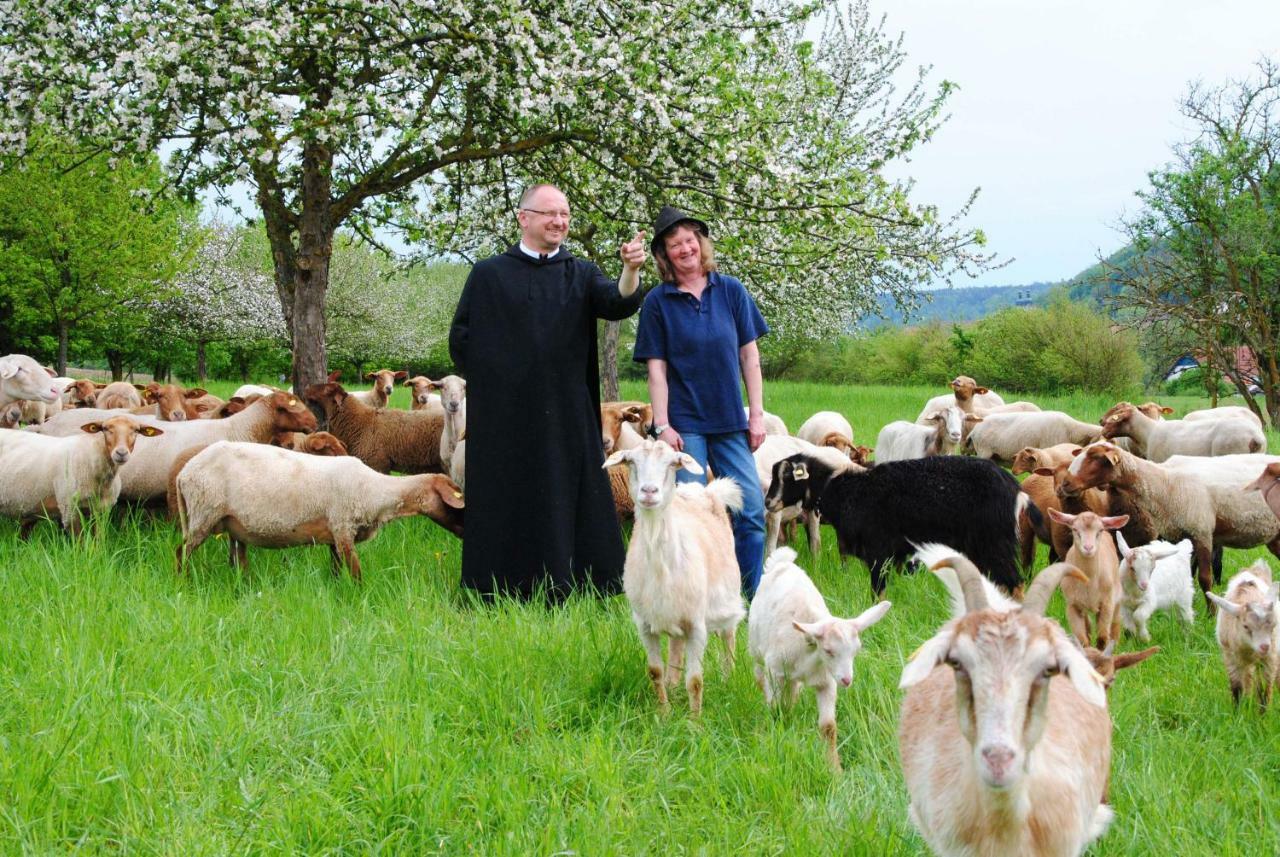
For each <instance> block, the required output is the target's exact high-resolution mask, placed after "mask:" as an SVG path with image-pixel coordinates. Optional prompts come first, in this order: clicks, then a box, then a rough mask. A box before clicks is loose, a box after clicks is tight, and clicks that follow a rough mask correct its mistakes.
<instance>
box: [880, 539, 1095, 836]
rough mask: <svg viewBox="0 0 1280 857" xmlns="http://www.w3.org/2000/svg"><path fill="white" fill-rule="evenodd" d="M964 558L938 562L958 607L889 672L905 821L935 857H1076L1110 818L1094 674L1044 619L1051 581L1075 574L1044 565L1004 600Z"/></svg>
mask: <svg viewBox="0 0 1280 857" xmlns="http://www.w3.org/2000/svg"><path fill="white" fill-rule="evenodd" d="M961 560H963V558H962V557H952V558H949V559H948V560H944V562H945V563H947V564H948V565H950V566H951V568H952V569H953V570H954V573H955V574H956V576H957V578H958V582H959V586H958V588H960V589H961V590H962V592H963V596H964V608H965V610H966V612H965V613H964V615H962V616H960V617H959V618H954V619H951V620H950V621H949V622H947V623H946V624H945V625H943V626H942V629H941V630H940V631H939V632H938V633H937V634H936V635H935V636H934V637H933V638H932V639H930V640H928V641H926V642H925V643H924V645H922V646H921V647H920V648H919V649H918V650H917V651H916V653H915V655H913V656H912V658H911V660H910V661H908V663H907V665H906V667H905V668H904V669H903V671H902V680H901V682H900V683H899V686H900V687H902V688H904V689H906V691H907V694H906V697H905V698H904V699H903V701H902V714H901V718H900V721H899V726H898V750H899V755H900V758H901V760H902V771H903V775H904V778H905V779H906V784H907V792H908V794H909V796H910V810H909V815H910V818H911V821H912V823H913V824H914V825H915V827H916V829H917V830H919V831H920V834H921V835H922V836H923V837H924V839H925V841H926V842H927V843H928V844H929V847H930V848H932V849H933V851H934V852H935V853H937V854H940V855H945V857H953V855H954V857H961V855H963V857H973V855H986V857H995V855H1001V857H1004V855H1007V857H1049V855H1052V856H1053V857H1065V855H1078V854H1080V852H1081V851H1082V850H1083V849H1084V848H1085V847H1086V846H1087V845H1088V844H1089V843H1090V842H1092V841H1093V840H1094V839H1096V838H1098V837H1099V836H1101V835H1102V834H1103V833H1104V832H1105V831H1106V829H1107V827H1108V825H1109V824H1110V822H1111V819H1112V817H1113V815H1114V814H1113V812H1112V810H1111V808H1110V807H1109V806H1107V805H1106V804H1105V803H1103V802H1102V801H1103V795H1104V794H1105V791H1106V787H1107V778H1108V773H1109V770H1110V766H1111V718H1110V716H1109V715H1108V714H1107V708H1106V691H1105V689H1104V688H1103V683H1102V679H1101V677H1100V676H1099V675H1098V674H1097V672H1095V671H1094V669H1093V667H1091V666H1090V664H1089V661H1088V660H1087V659H1086V658H1085V656H1084V654H1083V653H1082V652H1081V651H1080V649H1079V648H1077V646H1076V645H1075V644H1074V643H1073V642H1072V641H1071V640H1070V639H1069V638H1068V637H1067V635H1066V634H1065V633H1063V631H1062V628H1061V627H1060V626H1059V625H1058V624H1057V623H1056V622H1053V621H1051V620H1049V619H1046V618H1045V617H1044V616H1043V612H1044V607H1045V605H1046V604H1047V603H1048V600H1049V598H1050V596H1051V595H1052V593H1053V588H1054V586H1055V585H1056V584H1057V583H1058V581H1059V580H1060V579H1061V578H1063V577H1064V576H1071V575H1074V574H1078V573H1079V572H1078V571H1076V570H1075V569H1073V568H1072V567H1071V566H1069V565H1066V564H1058V565H1055V566H1050V567H1049V568H1047V569H1045V570H1044V571H1043V572H1041V573H1040V575H1038V576H1037V577H1036V579H1035V580H1033V581H1032V583H1031V585H1030V586H1029V587H1028V589H1027V598H1026V600H1025V601H1024V603H1023V606H1022V607H1021V608H1020V609H1007V608H1006V609H1000V607H995V606H993V605H990V604H989V603H988V601H987V597H986V592H985V589H984V586H983V583H982V578H981V576H980V575H979V574H978V572H977V570H976V569H975V568H974V567H973V565H972V564H971V563H967V562H961ZM935 568H938V567H937V566H935Z"/></svg>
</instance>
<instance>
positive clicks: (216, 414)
mask: <svg viewBox="0 0 1280 857" xmlns="http://www.w3.org/2000/svg"><path fill="white" fill-rule="evenodd" d="M261 398H262V397H261V396H259V395H257V394H256V393H254V394H251V395H249V396H248V397H245V398H242V397H240V396H232V397H231V398H230V399H227V400H226V401H225V402H223V403H222V404H221V405H220V406H218V407H217V408H214V409H213V410H211V411H205V412H204V413H202V414H201V415H200V419H202V420H225V419H226V418H227V417H230V416H235V415H236V414H238V413H240V412H241V411H243V410H244V409H245V408H247V407H249V405H251V404H253V403H254V402H256V401H257V400H258V399H261Z"/></svg>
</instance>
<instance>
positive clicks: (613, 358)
mask: <svg viewBox="0 0 1280 857" xmlns="http://www.w3.org/2000/svg"><path fill="white" fill-rule="evenodd" d="M621 332H622V322H620V321H606V322H605V323H604V348H602V349H600V362H601V364H602V365H601V367H600V381H601V383H603V384H604V398H603V399H602V400H601V401H605V402H616V401H618V336H619V334H620V333H621Z"/></svg>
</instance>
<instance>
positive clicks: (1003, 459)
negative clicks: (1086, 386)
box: [964, 411, 1101, 464]
mask: <svg viewBox="0 0 1280 857" xmlns="http://www.w3.org/2000/svg"><path fill="white" fill-rule="evenodd" d="M1100 432H1101V429H1100V428H1099V427H1098V426H1096V425H1094V424H1093V423H1085V422H1081V421H1080V420H1078V419H1076V418H1075V417H1072V416H1070V415H1068V414H1064V413H1063V412H1062V411H1041V412H1040V413H1038V414H992V415H991V416H989V417H984V418H983V420H982V422H980V423H978V424H977V425H976V426H974V427H973V431H971V432H970V433H969V437H968V439H966V440H965V442H964V447H965V449H966V450H972V451H973V453H974V455H976V456H978V457H979V458H989V459H992V460H993V461H997V462H999V463H1001V464H1012V463H1013V459H1014V458H1015V457H1016V456H1017V455H1018V453H1019V452H1021V451H1022V450H1023V449H1025V448H1026V447H1028V446H1033V447H1036V448H1038V449H1044V448H1046V447H1050V446H1055V445H1057V444H1061V443H1074V444H1075V445H1076V446H1084V445H1085V444H1086V443H1089V442H1090V441H1092V440H1095V439H1096V438H1097V437H1098V435H1099V434H1100Z"/></svg>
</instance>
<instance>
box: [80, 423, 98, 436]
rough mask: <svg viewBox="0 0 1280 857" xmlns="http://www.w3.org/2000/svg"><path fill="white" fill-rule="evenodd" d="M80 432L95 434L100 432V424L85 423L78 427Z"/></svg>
mask: <svg viewBox="0 0 1280 857" xmlns="http://www.w3.org/2000/svg"><path fill="white" fill-rule="evenodd" d="M80 431H82V432H85V433H86V434H97V433H98V432H100V431H102V423H85V424H84V425H82V426H80Z"/></svg>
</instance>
